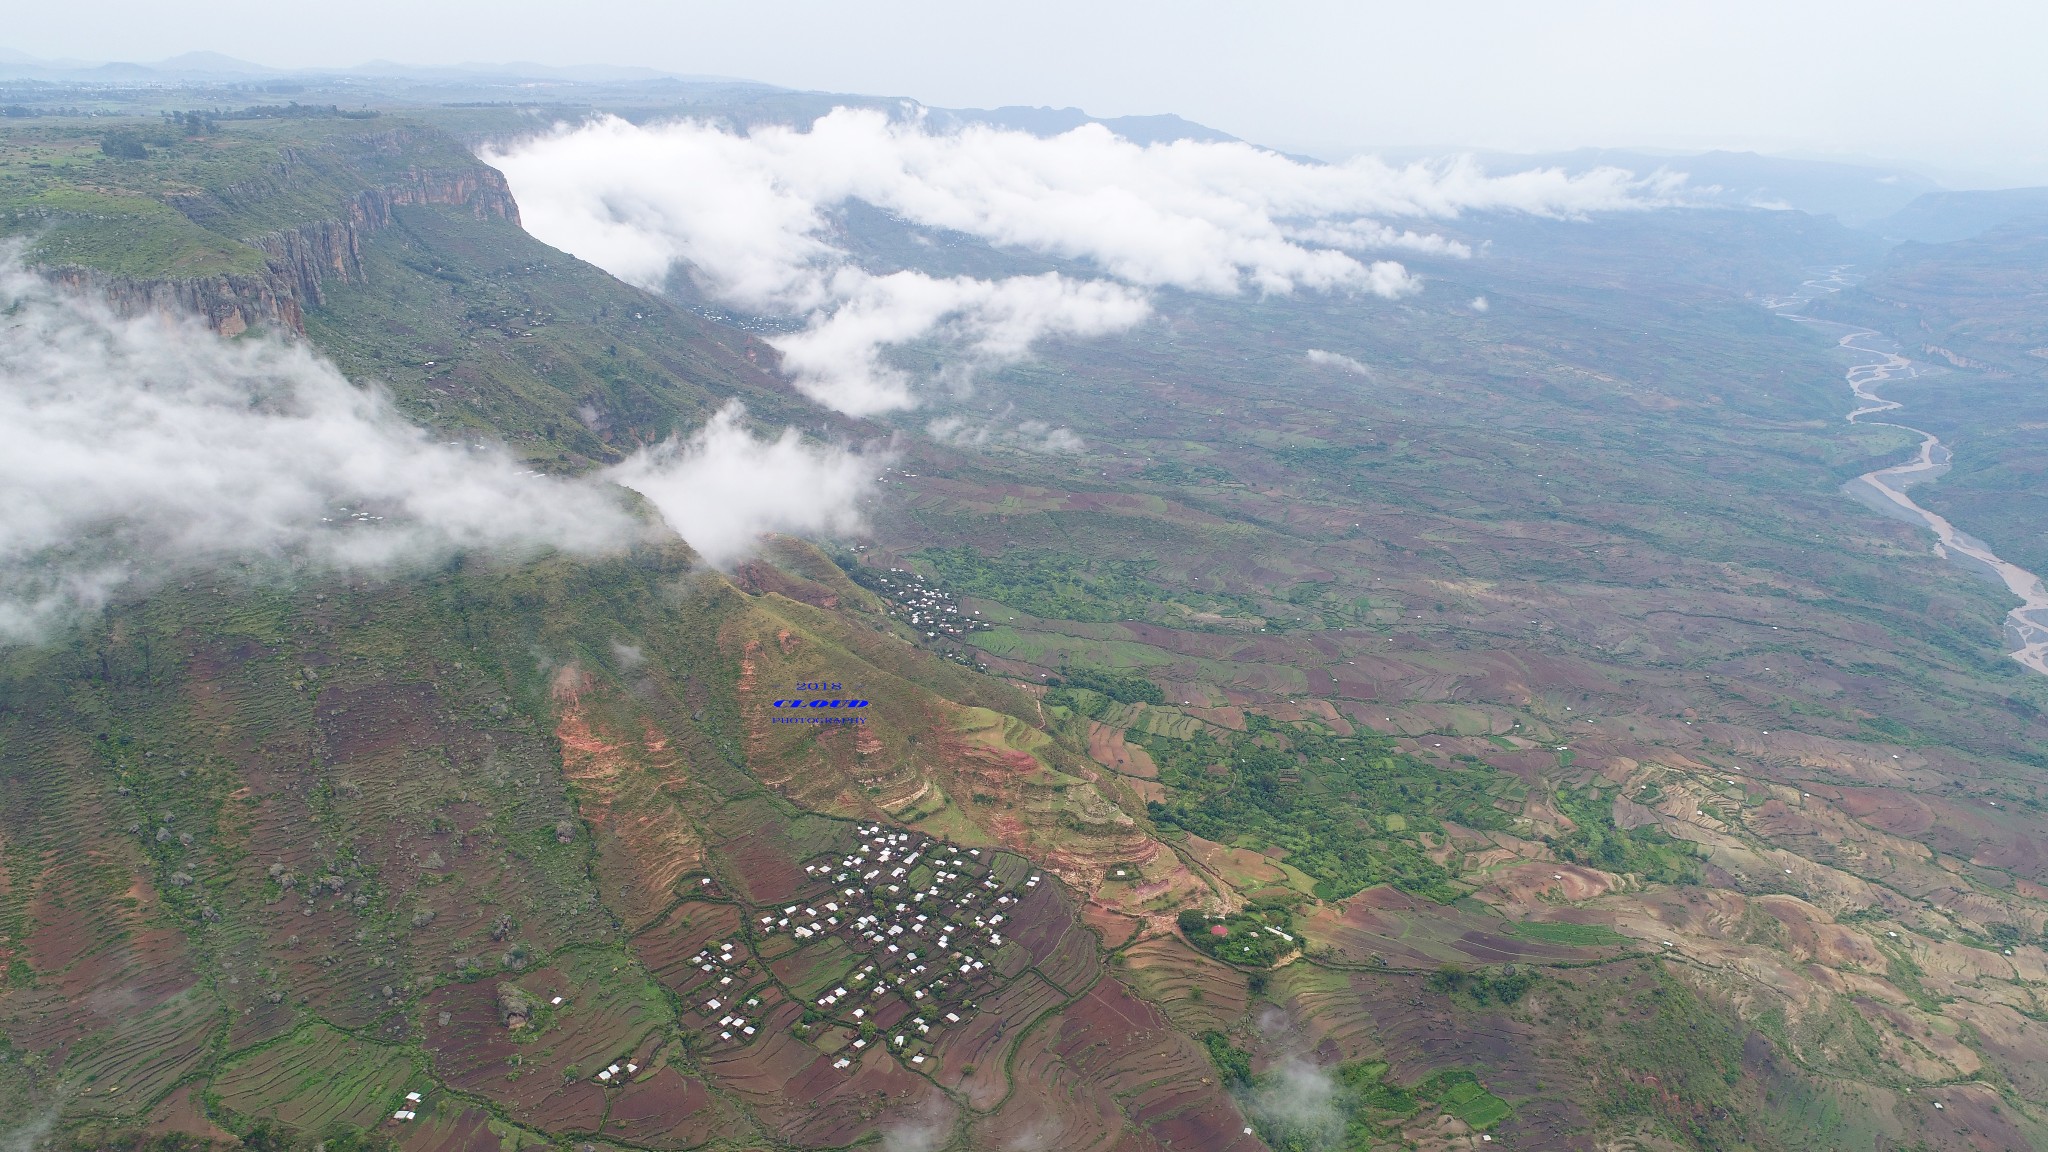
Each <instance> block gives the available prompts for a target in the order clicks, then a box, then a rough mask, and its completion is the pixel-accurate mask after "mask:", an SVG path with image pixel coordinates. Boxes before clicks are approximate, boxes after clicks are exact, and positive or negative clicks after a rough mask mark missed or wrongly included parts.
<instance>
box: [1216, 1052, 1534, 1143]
mask: <svg viewBox="0 0 2048 1152" xmlns="http://www.w3.org/2000/svg"><path fill="white" fill-rule="evenodd" d="M1210 1035H1215V1034H1214V1033H1211V1034H1210ZM1212 1052H1213V1049H1212ZM1388 1076H1389V1066H1388V1065H1387V1063H1386V1062H1385V1061H1380V1060H1354V1061H1348V1062H1346V1063H1343V1064H1339V1065H1337V1066H1336V1067H1335V1068H1328V1069H1317V1068H1312V1067H1310V1066H1308V1065H1305V1064H1302V1063H1299V1062H1296V1061H1284V1062H1282V1063H1281V1065H1280V1066H1279V1067H1277V1068H1275V1069H1274V1070H1273V1071H1270V1072H1266V1073H1264V1074H1262V1075H1260V1076H1257V1077H1253V1078H1251V1080H1250V1081H1249V1083H1248V1084H1247V1086H1246V1088H1245V1089H1243V1090H1241V1095H1242V1098H1243V1100H1244V1104H1245V1111H1246V1112H1247V1114H1249V1115H1250V1117H1251V1119H1252V1123H1253V1125H1254V1126H1256V1127H1257V1128H1258V1131H1259V1138H1260V1139H1262V1140H1264V1141H1265V1142H1266V1145H1267V1146H1268V1147H1270V1148H1273V1149H1275V1150H1276V1152H1371V1150H1373V1149H1379V1148H1384V1147H1386V1146H1387V1145H1388V1143H1389V1142H1390V1141H1395V1140H1398V1139H1399V1135H1400V1132H1401V1129H1402V1128H1403V1126H1405V1125H1407V1124H1408V1123H1410V1122H1412V1121H1413V1120H1414V1119H1415V1117H1416V1116H1417V1114H1418V1113H1420V1112H1421V1111H1422V1110H1423V1109H1424V1108H1425V1107H1429V1108H1433V1109H1435V1110H1436V1111H1437V1112H1439V1113H1441V1114H1443V1115H1445V1116H1450V1117H1454V1118H1456V1119H1457V1120H1460V1121H1462V1122H1464V1123H1465V1124H1466V1125H1467V1126H1468V1127H1469V1128H1471V1129H1472V1130H1473V1131H1475V1132H1485V1131H1487V1130H1489V1129H1491V1128H1494V1127H1496V1126H1497V1125H1499V1124H1500V1122H1501V1121H1503V1120H1506V1119H1507V1118H1508V1117H1509V1116H1510V1115H1512V1114H1513V1111H1514V1110H1513V1109H1512V1108H1510V1107H1509V1106H1508V1104H1507V1102H1506V1101H1504V1100H1502V1099H1501V1098H1499V1097H1498V1096H1495V1095H1493V1094H1492V1093H1490V1092H1488V1091H1487V1090H1486V1088H1485V1086H1484V1085H1482V1084H1481V1083H1480V1082H1479V1077H1478V1075H1477V1074H1475V1073H1474V1072H1472V1071H1471V1070H1470V1069H1467V1068H1444V1069H1439V1070H1438V1071H1436V1072H1434V1073H1431V1074H1430V1076H1429V1077H1428V1078H1427V1079H1425V1080H1423V1082H1422V1083H1420V1084H1418V1085H1416V1086H1415V1087H1414V1088H1405V1089H1404V1088H1402V1087H1400V1086H1399V1085H1397V1084H1395V1083H1393V1081H1391V1080H1390V1079H1388Z"/></svg>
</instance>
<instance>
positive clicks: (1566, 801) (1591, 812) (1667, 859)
mask: <svg viewBox="0 0 2048 1152" xmlns="http://www.w3.org/2000/svg"><path fill="white" fill-rule="evenodd" d="M1557 810H1558V811H1559V812H1561V813H1563V814H1564V815H1565V816H1566V817H1568V818H1569V819H1570V820H1571V822H1572V823H1573V825H1574V827H1573V829H1572V830H1571V831H1570V832H1569V833H1567V834H1565V835H1564V836H1562V837H1554V838H1551V839H1550V840H1549V841H1548V843H1549V844H1550V846H1551V848H1552V849H1553V850H1555V851H1556V852H1557V854H1558V855H1560V856H1562V857H1564V858H1565V859H1567V860H1570V861H1571V862H1573V863H1574V864H1584V865H1587V866H1589V867H1593V868H1600V869H1603V870H1605V871H1608V872H1632V873H1634V874H1636V875H1638V876H1641V877H1642V878H1643V879H1645V880H1652V881H1657V882H1659V883H1665V884H1697V883H1698V882H1699V878H1700V863H1699V855H1698V851H1697V849H1695V848H1694V847H1693V846H1692V844H1691V843H1690V842H1688V841H1684V840H1678V839H1675V838H1673V837H1672V836H1671V834H1670V833H1667V832H1665V831H1664V830H1663V829H1662V828H1657V827H1651V826H1645V827H1641V828H1620V827H1617V826H1616V825H1615V823H1614V791H1613V790H1612V789H1609V790H1606V791H1603V790H1601V789H1600V788H1599V787H1598V786H1593V787H1587V788H1571V787H1561V788H1559V789H1558V790H1557Z"/></svg>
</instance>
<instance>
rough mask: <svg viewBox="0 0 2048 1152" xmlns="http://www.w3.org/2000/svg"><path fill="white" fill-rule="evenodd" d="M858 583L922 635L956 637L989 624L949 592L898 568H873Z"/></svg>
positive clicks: (931, 637) (984, 627)
mask: <svg viewBox="0 0 2048 1152" xmlns="http://www.w3.org/2000/svg"><path fill="white" fill-rule="evenodd" d="M862 583H864V584H866V585H867V586H868V588H869V589H870V590H871V591H873V592H875V593H876V594H877V595H879V596H881V597H882V598H883V600H884V601H886V602H887V606H886V609H885V610H886V611H887V612H888V613H889V615H891V616H894V617H896V618H897V619H899V620H902V621H903V622H904V623H906V624H909V625H910V626H911V627H912V628H915V629H917V630H918V631H920V632H922V633H924V635H925V638H926V639H936V638H938V637H940V636H950V637H953V638H954V639H956V640H957V639H959V638H960V637H962V636H965V635H967V634H968V633H969V632H973V631H976V630H977V629H988V628H993V627H994V625H993V624H990V623H989V622H988V621H986V620H982V619H979V618H977V617H976V616H975V615H974V614H973V613H971V612H963V611H961V609H960V605H959V603H958V602H957V601H956V600H955V599H954V598H953V594H952V593H950V592H945V591H942V590H940V589H938V588H934V587H932V586H931V585H930V584H929V583H927V582H926V581H925V578H924V577H923V576H920V575H918V574H917V573H915V572H911V571H908V570H906V569H902V568H891V569H889V571H888V573H887V574H886V575H885V574H883V573H880V572H877V573H874V574H872V575H870V576H868V577H867V578H866V579H865V580H863V581H862Z"/></svg>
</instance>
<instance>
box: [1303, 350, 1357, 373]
mask: <svg viewBox="0 0 2048 1152" xmlns="http://www.w3.org/2000/svg"><path fill="white" fill-rule="evenodd" d="M1301 358H1302V359H1304V360H1306V361H1308V362H1309V363H1311V364H1314V365H1315V366H1316V367H1318V368H1336V369H1338V370H1340V371H1344V372H1349V373H1351V374H1352V375H1354V376H1365V377H1368V378H1369V377H1371V376H1372V369H1371V368H1370V367H1368V366H1367V365H1366V364H1365V362H1364V361H1361V360H1357V359H1354V358H1353V357H1350V356H1346V355H1344V354H1343V353H1342V352H1331V351H1327V350H1325V349H1322V348H1311V349H1309V350H1308V351H1307V352H1304V353H1302V356H1301Z"/></svg>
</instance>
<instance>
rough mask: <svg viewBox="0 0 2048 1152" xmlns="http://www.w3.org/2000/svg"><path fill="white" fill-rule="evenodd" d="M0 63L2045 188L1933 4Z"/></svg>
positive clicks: (1981, 17) (246, 46) (255, 39)
mask: <svg viewBox="0 0 2048 1152" xmlns="http://www.w3.org/2000/svg"><path fill="white" fill-rule="evenodd" d="M92 10H93V17H92V18H91V19H80V18H79V10H78V9H75V8H71V7H69V6H66V5H51V4H38V5H23V6H22V7H21V8H20V9H17V10H16V11H15V14H14V15H13V16H11V17H9V19H8V21H7V24H6V26H5V27H4V29H0V44H4V45H5V46H6V47H10V48H13V49H15V50H17V51H23V52H30V53H34V54H36V55H42V56H69V57H78V58H86V59H131V60H151V59H160V58H163V57H165V56H169V55H173V54H176V53H179V52H184V51H191V50H196V49H210V50H214V51H220V52H226V53H228V54H230V55H235V56H241V57H244V58H247V59H252V60H256V61H260V62H263V63H267V64H274V65H281V66H304V65H346V64H352V63H358V62H361V61H364V60H368V59H373V58H384V59H392V60H399V61H404V62H408V63H421V64H427V63H454V62H461V61H502V60H513V59H526V60H537V61H540V62H543V63H549V64H586V63H609V64H637V65H646V66H651V67H657V68H664V69H672V70H678V71H687V72H693V73H711V74H718V75H727V76H740V77H747V78H751V79H757V80H764V81H769V82H772V83H777V84H783V85H788V86H791V87H797V88H811V89H828V90H836V91H848V92H863V93H875V94H888V95H905V96H912V97H915V98H917V99H919V100H922V101H924V102H926V103H930V104H939V105H950V106H993V105H1001V104H1046V105H1075V106H1079V107H1082V108H1085V109H1087V110H1088V111H1089V112H1092V113H1095V114H1097V115H1118V114H1125V113H1139V112H1178V113H1180V114H1182V115H1184V116H1187V117H1189V118H1191V119H1195V120H1199V121H1202V122H1204V123H1207V124H1211V125H1214V126H1216V127H1219V128H1222V129H1225V130H1226V131H1230V132H1233V133H1236V134H1238V135H1240V136H1244V137H1246V138H1248V139H1252V140H1255V141H1258V142H1260V143H1265V144H1271V145H1275V146H1280V147H1289V148H1298V149H1302V150H1305V151H1312V152H1316V153H1318V154H1323V155H1336V154H1342V153H1345V152H1347V151H1350V150H1354V149H1357V148H1363V147H1373V146H1381V147H1402V146H1429V147H1445V146H1450V147H1471V148H1502V149H1510V150H1540V149H1552V148H1566V147H1578V146H1585V145H1601V146H1616V147H1631V146H1634V147H1641V146H1650V147H1666V148H1675V149H1699V148H1708V147H1732V148H1743V149H1756V150H1760V151H1801V152H1807V153H1813V154H1819V155H1857V156H1866V157H1891V158H1903V159H1911V160H1917V161H1920V162H1922V163H1923V164H1928V165H1934V166H1938V167H1939V168H1940V169H1943V170H1944V171H1945V174H1947V175H1948V176H1949V177H1950V178H1951V179H1954V178H1955V177H1957V176H1967V175H1968V174H1971V173H1977V174H1981V175H1982V176H1983V177H1984V178H1987V179H1989V180H1994V181H1997V182H2006V183H2011V182H2048V131H2044V128H2048V66H2044V64H2043V60H2044V49H2048V4H2042V3H2039V2H2038V0H2034V2H2031V3H2019V2H2003V0H1996V2H1992V0H1987V2H1977V3H1971V2H1956V0H1949V2H1945V3H1939V4H1937V3H1929V2H1926V0H1917V2H1905V0H1806V2H1801V0H1772V2H1752V0H1711V2H1695V0H1673V2H1656V3H1651V2H1641V3H1621V2H1604V3H1603V2H1597V0H1548V2H1541V3H1539V2H1534V0H1532V2H1528V3H1501V2H1489V0H1462V2H1461V0H1426V2H1425V0H1417V2H1410V3H1361V2H1354V3H1341V2H1296V3H1285V2H1273V0H1265V2H1261V3H1250V2H1237V3H1216V2H1210V0H1174V2H1171V3H1166V2H1153V0H1085V2H1079V0H1033V2H1031V3H1028V4H1025V3H1010V4H988V3H970V2H965V0H946V2H943V3H941V2H929V0H872V2H866V3H862V2H850V0H747V2H745V3H738V2H721V3H706V2H701V0H581V2H578V3H574V4H567V3H561V2H559V0H553V2H540V0H489V2H484V0H427V2H424V3H423V2H421V0H353V2H351V3H349V4H347V5H346V6H340V7H337V6H332V5H317V6H316V5H296V6H293V5H279V4H277V3H276V2H275V0H212V2H211V3H208V4H207V5H205V6H204V9H203V13H200V12H198V11H197V10H194V9H192V8H190V7H189V6H180V5H167V4H163V3H161V2H160V0H98V2H97V3H95V4H94V5H92Z"/></svg>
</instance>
